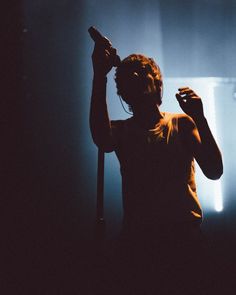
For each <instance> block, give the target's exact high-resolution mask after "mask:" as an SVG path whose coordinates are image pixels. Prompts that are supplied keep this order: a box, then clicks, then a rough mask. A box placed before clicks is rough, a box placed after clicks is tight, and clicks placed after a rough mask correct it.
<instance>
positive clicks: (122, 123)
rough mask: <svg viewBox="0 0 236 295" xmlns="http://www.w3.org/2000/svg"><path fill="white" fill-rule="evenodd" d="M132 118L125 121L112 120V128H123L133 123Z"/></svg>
mask: <svg viewBox="0 0 236 295" xmlns="http://www.w3.org/2000/svg"><path fill="white" fill-rule="evenodd" d="M131 119H132V118H128V119H123V120H111V127H112V128H120V127H123V126H125V125H127V124H129V123H130V122H131Z"/></svg>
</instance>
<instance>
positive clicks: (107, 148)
mask: <svg viewBox="0 0 236 295" xmlns="http://www.w3.org/2000/svg"><path fill="white" fill-rule="evenodd" d="M93 142H94V144H95V145H96V146H97V147H98V149H100V150H101V151H103V152H104V153H111V152H113V151H114V147H113V145H112V143H110V142H109V141H107V140H101V139H98V138H96V137H94V136H93Z"/></svg>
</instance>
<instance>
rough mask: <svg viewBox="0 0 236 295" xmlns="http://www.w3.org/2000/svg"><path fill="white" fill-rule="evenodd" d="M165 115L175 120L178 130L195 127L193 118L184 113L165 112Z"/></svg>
mask: <svg viewBox="0 0 236 295" xmlns="http://www.w3.org/2000/svg"><path fill="white" fill-rule="evenodd" d="M165 117H166V118H167V119H169V120H171V121H172V122H173V123H174V122H175V124H176V125H177V126H178V128H179V129H180V130H181V129H182V130H183V129H193V128H194V127H195V123H194V121H193V119H192V118H191V117H190V116H188V115H186V114H184V113H165Z"/></svg>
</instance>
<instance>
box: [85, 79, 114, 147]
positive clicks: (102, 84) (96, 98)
mask: <svg viewBox="0 0 236 295" xmlns="http://www.w3.org/2000/svg"><path fill="white" fill-rule="evenodd" d="M106 84H107V78H106V76H101V75H94V78H93V88H92V97H91V106H90V130H91V134H92V137H93V141H94V143H95V144H96V145H97V146H98V147H99V148H101V149H103V150H104V151H110V150H111V148H112V138H111V126H110V119H109V115H108V111H107V103H106Z"/></svg>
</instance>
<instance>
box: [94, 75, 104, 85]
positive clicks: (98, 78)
mask: <svg viewBox="0 0 236 295" xmlns="http://www.w3.org/2000/svg"><path fill="white" fill-rule="evenodd" d="M93 81H95V82H100V83H102V82H105V83H106V82H107V76H106V75H105V74H101V73H94V75H93Z"/></svg>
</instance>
